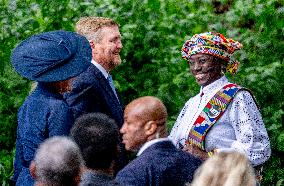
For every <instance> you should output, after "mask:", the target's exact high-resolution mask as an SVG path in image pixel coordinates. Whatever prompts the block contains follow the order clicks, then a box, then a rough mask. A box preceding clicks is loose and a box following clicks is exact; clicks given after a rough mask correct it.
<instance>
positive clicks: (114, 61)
mask: <svg viewBox="0 0 284 186" xmlns="http://www.w3.org/2000/svg"><path fill="white" fill-rule="evenodd" d="M76 32H77V33H79V34H81V35H83V36H85V37H86V38H87V39H88V41H89V43H90V45H91V48H92V59H91V60H90V62H91V63H92V64H91V65H90V66H89V68H88V69H87V70H86V71H85V72H84V73H82V74H81V75H80V76H79V77H78V78H77V79H76V80H75V81H74V82H73V83H72V87H73V88H72V91H70V92H68V93H66V94H65V95H64V97H65V99H66V102H67V104H68V105H69V106H70V107H71V108H72V110H73V113H74V117H75V118H78V117H79V116H80V115H82V114H87V113H91V112H100V113H104V114H106V115H108V116H109V117H111V118H112V119H114V120H115V122H116V124H117V125H118V127H119V128H121V126H122V124H123V108H122V105H121V101H120V100H119V96H118V94H117V92H116V90H115V86H114V82H113V80H112V76H111V74H110V73H111V71H112V70H113V69H114V68H115V67H117V66H118V65H120V64H121V58H120V51H121V49H122V43H121V35H120V32H119V26H118V23H116V22H115V21H114V20H112V19H109V18H105V17H82V18H81V19H80V20H79V21H78V22H77V23H76ZM126 163H127V158H126V155H125V149H124V147H123V145H122V144H121V145H120V151H119V156H118V160H117V161H116V164H115V170H116V172H117V171H118V170H120V169H121V168H122V167H123V166H124V165H125V164H126Z"/></svg>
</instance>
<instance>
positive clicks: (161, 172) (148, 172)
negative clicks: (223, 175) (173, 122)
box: [115, 141, 201, 186]
mask: <svg viewBox="0 0 284 186" xmlns="http://www.w3.org/2000/svg"><path fill="white" fill-rule="evenodd" d="M200 164H201V160H199V159H197V158H195V157H193V156H192V155H190V154H189V153H186V152H183V151H182V150H179V149H177V148H176V147H175V146H174V145H173V143H172V142H171V141H161V142H157V143H155V144H153V145H151V146H150V147H148V148H147V149H146V150H145V151H144V152H143V153H142V154H141V155H140V156H138V157H137V158H136V159H134V160H133V161H132V162H130V163H129V164H128V165H127V166H126V167H125V168H124V169H122V170H121V171H120V172H118V174H117V176H116V179H115V180H116V182H118V183H119V184H120V185H133V186H134V185H135V186H139V185H141V186H148V185H169V186H172V185H175V186H179V185H184V184H185V183H187V182H191V181H192V179H193V175H194V171H195V170H196V169H197V168H198V166H199V165H200Z"/></svg>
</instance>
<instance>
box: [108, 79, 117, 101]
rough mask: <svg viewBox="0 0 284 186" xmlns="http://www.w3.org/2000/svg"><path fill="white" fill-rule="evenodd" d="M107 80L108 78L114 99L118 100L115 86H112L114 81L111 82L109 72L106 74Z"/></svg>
mask: <svg viewBox="0 0 284 186" xmlns="http://www.w3.org/2000/svg"><path fill="white" fill-rule="evenodd" d="M107 80H108V83H109V85H110V87H111V89H112V91H113V93H114V95H115V96H116V99H117V100H119V99H118V96H117V94H116V91H115V87H114V83H113V80H112V77H111V75H110V74H109V75H108V77H107Z"/></svg>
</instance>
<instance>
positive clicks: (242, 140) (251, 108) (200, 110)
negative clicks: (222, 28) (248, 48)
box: [169, 32, 271, 166]
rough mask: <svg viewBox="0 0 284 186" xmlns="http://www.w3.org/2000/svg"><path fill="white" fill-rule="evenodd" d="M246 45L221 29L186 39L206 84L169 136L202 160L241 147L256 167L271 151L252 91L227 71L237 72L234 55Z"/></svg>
mask: <svg viewBox="0 0 284 186" xmlns="http://www.w3.org/2000/svg"><path fill="white" fill-rule="evenodd" d="M241 47H242V45H241V44H240V43H239V42H237V41H234V40H232V39H227V38H225V37H224V36H223V35H222V34H219V33H216V32H207V33H201V34H196V35H194V36H193V37H192V38H191V39H190V40H188V41H186V42H185V44H184V45H183V47H182V57H183V58H184V59H186V60H187V61H188V64H189V68H190V71H191V73H192V75H193V76H194V77H195V79H196V82H197V83H198V84H199V85H200V86H201V89H200V93H199V94H197V95H196V96H194V97H193V98H190V99H189V100H188V101H187V102H186V104H185V106H184V108H183V109H182V111H181V113H180V114H179V116H178V118H177V121H176V123H175V125H174V127H173V129H172V131H171V133H170V136H169V138H171V139H172V140H173V142H174V144H175V145H176V146H177V147H178V148H183V149H184V150H186V151H188V152H190V153H192V154H193V155H195V156H197V157H199V158H201V159H203V160H205V159H207V158H208V157H209V156H210V155H212V154H213V153H215V152H222V151H239V152H241V153H244V154H246V156H247V157H248V159H249V160H250V162H251V164H252V165H253V166H257V165H260V164H263V163H264V162H265V161H266V160H267V159H268V158H269V156H270V153H271V150H270V144H269V138H268V135H267V132H266V129H265V126H264V123H263V121H262V118H261V115H260V112H259V110H258V107H257V105H256V102H255V100H254V98H253V96H252V94H251V93H250V91H249V90H247V89H245V88H243V87H240V86H238V85H236V84H232V83H230V82H229V81H228V79H227V78H226V76H225V75H224V73H225V72H231V73H236V70H237V67H238V62H237V61H234V60H233V59H232V54H233V53H234V51H235V50H239V49H240V48H241Z"/></svg>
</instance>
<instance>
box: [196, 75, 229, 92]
mask: <svg viewBox="0 0 284 186" xmlns="http://www.w3.org/2000/svg"><path fill="white" fill-rule="evenodd" d="M228 83H229V81H228V79H227V78H226V76H222V77H221V78H219V79H217V80H216V81H214V82H213V83H210V84H209V85H207V86H205V87H201V89H200V94H201V93H202V92H203V93H204V94H208V93H210V92H212V91H214V90H216V89H218V90H219V89H221V88H222V87H223V86H224V85H225V84H228Z"/></svg>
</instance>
